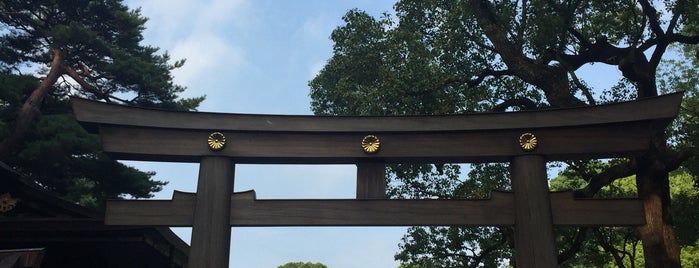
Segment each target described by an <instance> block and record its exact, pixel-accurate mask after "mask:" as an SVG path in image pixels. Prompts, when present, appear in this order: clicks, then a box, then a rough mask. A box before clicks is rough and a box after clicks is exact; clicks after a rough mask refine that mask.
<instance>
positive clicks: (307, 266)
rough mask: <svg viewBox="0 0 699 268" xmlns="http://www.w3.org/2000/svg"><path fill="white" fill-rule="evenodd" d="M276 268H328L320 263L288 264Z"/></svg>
mask: <svg viewBox="0 0 699 268" xmlns="http://www.w3.org/2000/svg"><path fill="white" fill-rule="evenodd" d="M277 268H328V266H325V264H322V263H320V262H316V263H312V262H288V263H285V264H284V265H280V266H278V267H277Z"/></svg>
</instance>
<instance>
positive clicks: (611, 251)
mask: <svg viewBox="0 0 699 268" xmlns="http://www.w3.org/2000/svg"><path fill="white" fill-rule="evenodd" d="M593 233H594V234H595V238H597V242H599V244H600V246H601V247H602V248H603V249H604V250H605V251H607V252H609V254H612V257H613V258H614V263H616V265H617V266H618V267H619V268H625V267H626V266H625V265H624V258H623V257H621V256H619V252H620V251H619V250H617V249H616V248H614V246H612V245H611V244H609V241H607V240H606V239H605V237H604V236H603V235H602V232H600V230H599V228H595V230H593Z"/></svg>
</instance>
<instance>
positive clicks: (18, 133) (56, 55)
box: [0, 49, 63, 159]
mask: <svg viewBox="0 0 699 268" xmlns="http://www.w3.org/2000/svg"><path fill="white" fill-rule="evenodd" d="M62 60H63V59H62V54H61V50H60V49H54V50H53V60H52V61H51V67H50V69H49V73H48V75H47V76H46V78H44V80H43V81H41V83H39V86H37V87H36V88H35V89H34V91H32V93H31V94H30V95H29V97H28V98H27V99H26V100H25V101H24V104H22V108H20V110H19V112H17V119H16V120H15V128H14V131H13V132H12V133H11V134H10V135H9V136H8V137H6V138H5V139H3V140H2V142H0V159H3V158H5V157H7V156H8V155H9V154H10V152H11V151H12V149H13V148H15V146H17V145H18V144H19V143H20V142H22V140H23V138H24V135H25V134H26V133H27V131H28V130H29V128H31V126H32V125H33V124H34V122H35V121H36V120H37V119H38V118H39V116H40V115H41V111H40V108H41V103H42V102H43V100H44V97H45V96H46V95H47V94H48V92H49V91H50V89H51V87H52V86H53V85H54V84H56V81H58V77H60V76H61V75H62V74H63V70H62V69H63V67H62Z"/></svg>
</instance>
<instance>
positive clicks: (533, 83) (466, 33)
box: [309, 0, 699, 267]
mask: <svg viewBox="0 0 699 268" xmlns="http://www.w3.org/2000/svg"><path fill="white" fill-rule="evenodd" d="M697 6H699V2H697V1H696V0H687V1H683V0H679V1H663V2H660V1H657V2H650V1H648V0H624V1H611V2H610V1H597V0H593V1H526V0H525V1H485V0H468V1H417V0H403V1H399V2H398V3H397V4H396V5H395V15H392V14H385V15H383V16H381V17H379V18H374V17H372V16H370V15H368V14H366V13H365V12H362V11H360V10H350V11H349V12H348V13H347V14H346V15H345V16H344V17H343V20H344V21H345V24H344V25H342V26H340V27H338V28H337V29H336V30H335V31H333V33H332V35H331V39H332V40H333V42H334V53H333V56H332V58H331V59H330V60H329V61H328V63H327V64H326V65H325V67H324V68H323V69H322V70H321V71H320V73H319V74H318V75H317V76H316V77H315V78H314V79H313V80H311V81H310V83H309V85H310V87H311V97H312V103H311V105H312V108H313V111H314V112H315V113H316V114H324V115H326V114H336V115H388V114H391V115H401V114H453V113H466V112H482V111H516V110H527V109H545V108H551V107H575V106H584V105H596V104H601V103H604V102H611V101H625V100H633V99H636V98H643V97H649V96H655V95H658V94H661V93H663V92H672V91H679V90H686V91H687V93H686V100H685V102H684V104H683V109H682V115H681V116H680V118H679V119H678V120H677V122H676V123H675V124H674V125H673V127H672V128H671V129H670V130H669V131H668V133H658V134H657V135H655V136H654V137H653V143H652V146H651V147H652V148H651V150H650V151H649V152H648V153H647V154H646V155H644V156H642V157H638V158H633V159H615V160H612V161H597V160H592V161H574V162H567V163H552V165H555V166H554V167H552V168H553V169H551V171H562V170H563V171H565V173H564V174H565V176H564V177H563V178H564V179H568V180H571V181H574V179H575V178H580V181H579V183H577V184H572V183H571V184H569V186H570V187H571V188H573V189H576V194H577V195H579V196H588V197H591V196H606V195H607V194H606V190H603V189H606V188H605V187H609V185H610V184H612V183H614V182H615V181H616V180H618V179H621V178H626V177H629V176H632V175H635V177H634V178H635V180H634V184H633V186H634V187H635V191H634V193H635V195H636V196H638V197H639V198H640V199H642V200H643V202H644V210H645V217H646V220H647V222H649V224H646V225H644V226H641V227H639V228H636V229H604V230H602V229H600V230H597V229H596V230H590V229H587V228H580V229H565V228H558V229H557V235H558V249H559V256H558V257H559V263H560V264H561V265H562V266H566V265H567V266H571V267H572V266H576V265H578V264H580V265H583V264H584V260H596V261H598V262H604V263H606V264H610V265H616V266H619V267H627V266H628V265H625V264H624V263H623V262H622V261H617V259H615V258H614V256H619V254H620V253H619V252H620V251H619V250H618V249H619V248H624V247H625V246H626V245H627V243H628V242H629V241H631V240H629V239H630V238H635V239H636V241H639V240H640V241H642V243H641V245H638V244H636V249H639V250H638V252H643V254H640V255H638V254H637V255H634V256H637V257H639V258H641V259H642V262H643V263H644V264H645V265H646V267H679V266H680V246H682V247H684V248H688V247H695V245H696V239H694V240H692V239H689V240H692V241H682V239H676V235H675V232H677V233H678V234H679V233H682V232H684V231H681V230H680V229H679V227H678V228H673V225H672V224H673V216H674V217H675V218H677V220H674V222H675V223H676V227H677V226H678V224H679V222H681V221H682V220H680V218H684V217H696V211H697V209H694V210H691V209H689V210H683V211H689V212H692V211H693V214H692V213H690V214H691V215H682V214H675V215H673V213H676V212H674V211H673V207H672V206H671V199H670V198H671V194H670V193H671V187H670V175H669V174H670V172H674V171H675V170H678V169H681V170H684V172H685V173H683V174H688V175H687V176H690V177H691V178H693V180H694V182H695V185H693V186H692V187H696V186H697V185H696V181H697V180H696V178H697V176H696V174H697V173H696V171H697V167H696V165H697V163H698V162H697V161H696V159H695V154H696V150H695V149H694V147H695V140H696V137H697V135H696V134H697V133H696V131H697V128H696V126H697V125H696V122H695V121H696V118H697V117H696V115H697V114H696V112H697V110H696V107H697V106H696V105H697V103H696V92H697V90H698V89H699V86H698V84H697V83H696V79H697V76H696V70H697V68H696V67H697V66H699V65H697V61H699V54H697V46H696V44H698V43H699V31H698V30H697V29H698V26H699V9H697V8H696V7H697ZM684 52H686V53H684ZM602 65H611V66H614V67H616V69H617V70H618V71H617V73H616V75H617V77H616V78H615V79H616V80H618V81H617V83H616V85H614V86H612V87H608V88H595V87H593V86H591V85H590V84H591V83H589V82H588V81H586V80H585V79H586V77H583V76H581V74H583V69H588V70H591V69H596V68H598V69H601V70H604V71H599V72H608V70H609V69H608V68H599V67H598V66H602ZM599 72H598V75H599V76H603V77H610V76H611V75H609V74H608V73H607V74H605V75H602V74H601V73H599ZM588 77H589V76H588ZM460 170H468V172H467V174H462V173H461V172H460ZM507 173H508V167H507V165H506V164H502V163H490V164H477V165H472V166H469V167H468V169H465V168H464V167H463V166H459V165H454V164H444V163H430V164H424V165H392V166H390V167H388V174H389V180H390V187H389V189H388V191H389V194H390V195H391V196H392V197H395V198H405V197H411V198H452V197H461V198H480V197H484V196H487V195H488V193H489V191H491V190H494V189H507V188H508V187H509V176H508V174H507ZM673 178H674V177H673ZM564 179H562V180H564ZM617 194H621V193H617ZM673 197H674V198H675V201H674V202H675V205H676V206H683V204H682V202H683V201H681V197H679V196H673ZM685 205H688V206H690V207H692V208H696V205H697V204H696V202H693V203H692V202H689V203H686V204H685ZM692 231H695V232H696V229H693V230H692ZM597 237H601V238H603V240H602V239H598V238H597ZM620 238H623V239H620ZM626 238H629V239H626ZM400 247H401V251H400V252H398V253H397V254H396V258H397V259H398V260H400V261H401V262H404V266H405V267H482V266H484V267H495V266H503V265H507V263H510V264H511V262H512V247H513V241H512V230H511V229H510V228H493V227H479V228H457V227H413V228H410V229H409V231H408V233H407V234H406V236H405V237H404V239H403V242H402V243H401V245H400ZM640 248H642V249H643V250H640ZM626 251H628V250H626ZM634 252H636V251H634ZM641 255H642V256H641ZM627 259H628V258H627ZM597 264H600V263H597ZM685 265H688V264H685ZM689 265H691V264H689Z"/></svg>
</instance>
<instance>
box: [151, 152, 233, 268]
mask: <svg viewBox="0 0 699 268" xmlns="http://www.w3.org/2000/svg"><path fill="white" fill-rule="evenodd" d="M234 174H235V165H234V163H233V161H231V159H228V158H225V157H206V158H203V159H202V161H201V165H200V166H199V182H198V184H197V193H199V194H198V195H196V198H194V199H193V200H192V201H191V205H193V207H190V215H193V217H192V218H193V219H192V227H193V228H192V243H191V245H192V247H191V248H190V250H189V263H188V266H187V267H212V268H223V267H228V255H229V253H230V245H231V227H230V225H228V218H229V217H230V216H229V215H230V212H231V206H230V205H231V200H230V196H231V193H233V179H234V178H233V176H234ZM164 212H166V213H167V211H164Z"/></svg>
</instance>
